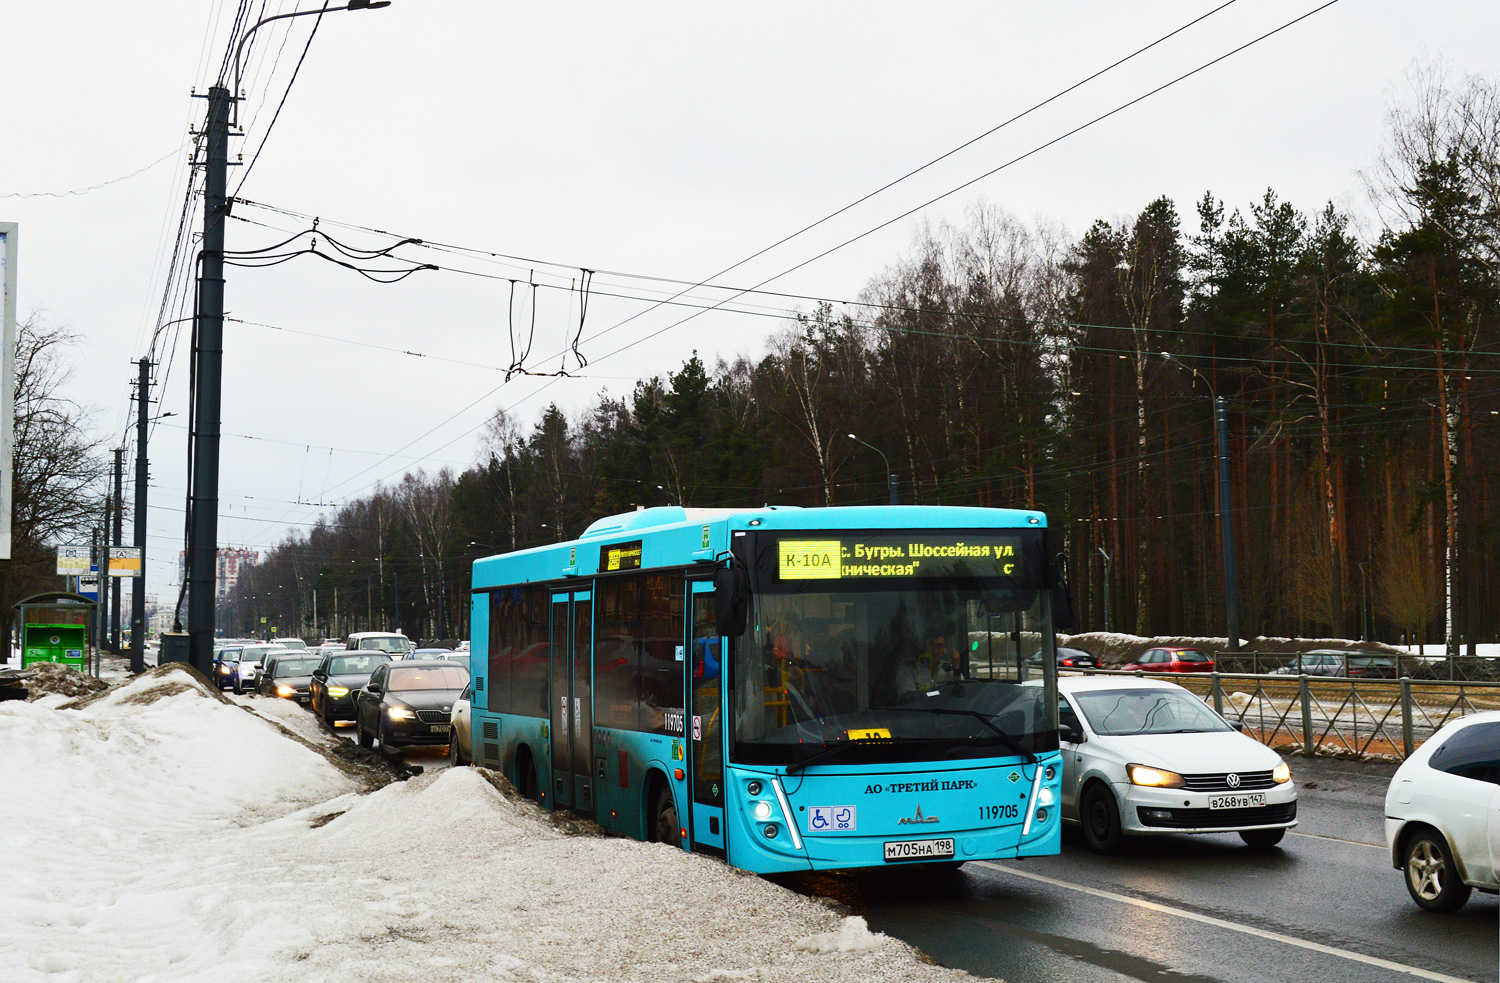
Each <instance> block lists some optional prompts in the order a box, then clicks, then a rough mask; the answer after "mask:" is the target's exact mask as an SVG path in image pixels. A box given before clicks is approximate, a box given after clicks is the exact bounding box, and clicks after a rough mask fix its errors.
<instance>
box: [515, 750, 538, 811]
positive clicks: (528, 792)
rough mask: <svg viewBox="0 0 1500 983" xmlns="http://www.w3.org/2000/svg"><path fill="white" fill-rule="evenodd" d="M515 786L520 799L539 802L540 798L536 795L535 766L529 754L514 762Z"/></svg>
mask: <svg viewBox="0 0 1500 983" xmlns="http://www.w3.org/2000/svg"><path fill="white" fill-rule="evenodd" d="M516 786H517V791H519V792H520V793H521V797H522V798H524V799H530V800H531V801H533V802H539V801H541V796H539V795H537V781H536V764H535V763H534V762H533V761H532V760H531V755H530V754H526V755H524V756H523V757H522V758H521V759H519V760H518V761H517V762H516Z"/></svg>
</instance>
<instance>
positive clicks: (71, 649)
mask: <svg viewBox="0 0 1500 983" xmlns="http://www.w3.org/2000/svg"><path fill="white" fill-rule="evenodd" d="M98 610H99V605H98V603H97V602H95V601H94V600H93V599H92V598H89V597H85V596H84V595H82V594H72V593H69V592H67V591H49V592H47V593H45V594H33V595H32V596H30V597H28V598H26V599H24V600H22V601H20V602H19V603H17V604H16V628H17V632H18V634H19V635H20V642H21V668H22V669H25V668H26V667H27V666H32V665H36V664H37V663H38V662H57V663H61V664H62V665H66V666H72V667H73V668H75V669H77V670H78V671H79V672H85V673H86V672H90V671H92V673H93V675H96V676H97V675H98V674H99V667H98V666H97V665H95V664H93V663H92V662H91V654H92V653H94V652H96V651H97V648H96V646H95V640H96V639H95V628H96V626H97V624H98V618H97V615H98Z"/></svg>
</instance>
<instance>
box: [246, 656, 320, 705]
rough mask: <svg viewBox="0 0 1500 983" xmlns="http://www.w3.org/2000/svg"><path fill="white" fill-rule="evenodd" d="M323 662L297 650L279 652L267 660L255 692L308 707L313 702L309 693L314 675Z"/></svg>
mask: <svg viewBox="0 0 1500 983" xmlns="http://www.w3.org/2000/svg"><path fill="white" fill-rule="evenodd" d="M321 661H322V660H320V659H319V658H318V657H317V656H315V655H311V654H309V653H307V652H299V651H297V650H295V649H288V650H287V651H285V652H277V653H275V654H273V655H272V656H271V657H270V658H268V659H266V664H265V665H264V666H263V667H262V668H261V672H260V681H259V682H258V683H257V684H256V686H255V692H256V693H257V694H259V695H260V696H276V697H280V698H281V699H283V700H296V701H297V702H298V703H300V704H302V705H303V706H307V705H308V704H310V703H311V702H312V694H311V693H309V692H308V687H309V686H310V685H311V683H312V674H313V672H314V671H315V670H316V669H317V668H318V665H319V664H320V662H321Z"/></svg>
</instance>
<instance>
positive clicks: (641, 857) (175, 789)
mask: <svg viewBox="0 0 1500 983" xmlns="http://www.w3.org/2000/svg"><path fill="white" fill-rule="evenodd" d="M263 702H266V701H256V703H258V704H259V703H263ZM289 706H290V705H289ZM256 709H257V710H263V709H264V708H263V707H261V706H256ZM0 740H3V741H4V742H5V744H6V746H7V747H9V748H11V749H12V753H11V754H10V755H7V756H6V757H5V759H4V760H3V761H0V788H3V789H4V790H5V792H4V795H3V796H0V848H3V851H4V852H3V867H0V870H3V873H0V980H4V981H6V983H40V981H48V983H93V981H101V983H102V981H132V983H134V981H140V983H166V981H188V980H191V981H199V980H212V981H215V983H218V981H234V983H254V981H297V983H301V981H306V983H366V981H370V980H380V981H381V983H402V981H407V980H411V981H422V983H444V981H460V980H463V981H467V980H476V981H477V980H543V979H545V980H555V981H573V980H590V981H592V980H598V981H636V980H639V981H643V983H644V981H650V983H661V981H671V980H703V981H708V980H716V979H717V980H765V981H773V980H784V981H796V983H816V981H850V983H853V981H861V983H863V981H884V980H890V981H896V980H902V981H905V980H923V981H926V980H931V981H940V980H941V981H959V980H964V979H968V977H967V975H966V974H964V973H961V972H957V971H953V970H947V969H942V968H939V967H936V966H932V965H930V964H927V963H924V962H922V961H921V960H920V959H919V958H918V957H917V955H916V954H915V952H914V951H913V950H912V949H910V948H909V947H908V946H906V945H905V944H904V943H901V942H898V941H896V940H893V939H891V938H889V937H887V936H884V935H879V934H875V933H871V932H870V931H869V929H868V928H867V927H866V925H865V924H864V922H863V920H862V919H859V918H840V917H839V915H837V914H835V913H834V912H832V911H830V910H829V909H828V908H827V907H825V906H824V905H823V904H821V903H819V902H815V901H813V900H810V899H807V898H804V897H801V896H799V895H796V894H793V893H791V892H789V891H787V890H785V889H783V888H781V887H778V886H776V885H774V884H771V883H770V882H768V881H765V880H763V879H761V878H758V877H754V876H752V875H748V874H745V873H743V872H741V871H737V870H735V869H733V868H731V867H728V866H726V865H725V864H723V863H720V862H718V861H715V860H712V859H710V858H706V857H702V856H695V855H689V854H685V853H683V852H681V851H680V850H673V849H670V848H667V847H664V846H659V845H654V844H645V843H637V842H635V841H633V840H622V839H614V838H607V837H603V836H594V835H588V834H587V833H579V832H577V831H576V829H570V828H565V827H576V826H578V825H579V824H577V823H576V822H575V823H565V824H559V823H557V822H554V819H555V817H553V816H551V815H550V814H548V813H545V812H543V811H541V810H540V809H538V808H537V807H536V806H534V805H533V804H532V803H530V802H527V801H524V800H519V799H517V798H515V797H514V793H511V792H509V791H508V790H507V791H506V792H502V791H499V790H497V788H496V787H495V786H494V785H492V784H491V783H490V782H489V781H487V780H486V778H485V773H482V772H480V771H478V770H477V769H473V768H456V769H447V770H444V771H441V772H435V773H429V774H426V775H423V776H421V777H419V778H414V779H412V780H411V781H408V782H398V783H394V784H390V785H387V786H385V787H384V788H381V789H379V790H378V791H375V792H373V793H371V794H368V795H359V794H356V793H355V791H354V789H355V784H354V782H353V780H352V779H350V778H349V777H347V776H346V775H345V774H344V773H342V772H341V771H340V770H338V769H336V768H335V767H333V766H332V765H331V764H329V763H328V761H327V760H325V759H324V758H323V757H322V756H321V755H320V754H319V753H318V752H317V751H314V750H312V749H310V748H308V747H306V746H305V745H303V744H301V743H299V742H298V741H296V740H293V739H291V738H289V737H287V736H286V735H285V734H284V733H283V732H281V731H280V730H278V729H277V728H276V727H274V726H271V725H270V724H268V723H267V722H266V721H264V720H261V719H258V718H257V717H256V716H254V715H253V714H251V713H246V712H245V710H244V709H243V708H241V707H239V706H236V705H233V704H231V703H228V702H224V701H221V700H218V699H215V698H213V697H212V696H211V695H209V693H208V691H207V689H206V688H204V687H203V685H202V684H201V683H200V682H199V681H198V680H197V679H195V678H194V677H192V676H189V675H188V674H187V673H186V672H184V671H181V670H165V671H162V672H160V673H158V674H153V675H148V676H145V677H142V678H140V679H137V680H135V681H133V682H131V683H128V684H126V685H124V686H121V687H118V688H116V689H114V690H112V691H110V692H109V693H108V694H106V695H105V696H103V697H101V698H99V699H97V700H95V701H94V702H92V703H89V704H87V705H85V706H83V707H81V708H80V709H68V708H61V709H59V708H53V707H49V706H47V705H44V704H42V703H22V702H11V703H4V704H0Z"/></svg>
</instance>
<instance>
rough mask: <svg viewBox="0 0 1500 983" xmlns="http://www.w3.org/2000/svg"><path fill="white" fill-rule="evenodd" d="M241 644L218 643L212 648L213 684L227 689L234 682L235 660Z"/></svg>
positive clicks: (237, 657)
mask: <svg viewBox="0 0 1500 983" xmlns="http://www.w3.org/2000/svg"><path fill="white" fill-rule="evenodd" d="M242 648H244V646H243V645H219V646H215V648H214V668H213V677H214V685H216V686H218V687H219V689H228V688H229V687H230V686H231V685H233V683H234V671H235V662H236V660H238V659H239V655H240V649H242Z"/></svg>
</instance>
